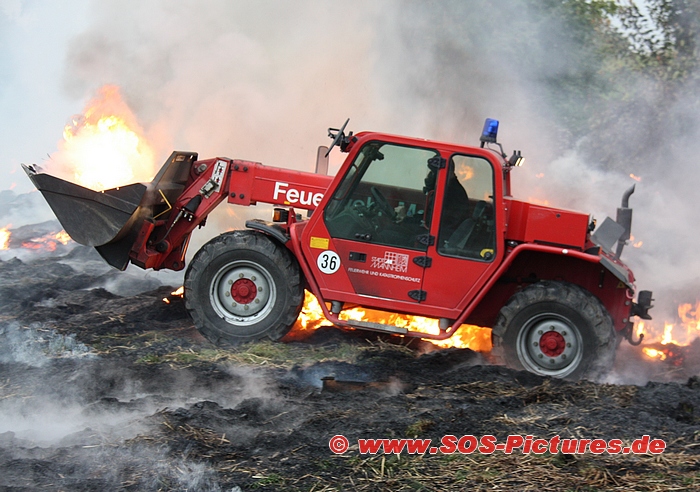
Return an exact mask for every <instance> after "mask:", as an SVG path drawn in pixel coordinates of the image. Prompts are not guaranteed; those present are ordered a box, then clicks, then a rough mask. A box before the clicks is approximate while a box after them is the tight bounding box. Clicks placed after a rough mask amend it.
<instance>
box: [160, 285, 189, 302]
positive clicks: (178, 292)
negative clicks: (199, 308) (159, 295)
mask: <svg viewBox="0 0 700 492" xmlns="http://www.w3.org/2000/svg"><path fill="white" fill-rule="evenodd" d="M170 295H171V296H173V297H184V295H185V286H184V285H181V286H180V287H178V288H177V289H175V290H174V291H172V292H171V293H170ZM163 302H164V303H166V304H170V299H168V298H167V297H164V298H163Z"/></svg>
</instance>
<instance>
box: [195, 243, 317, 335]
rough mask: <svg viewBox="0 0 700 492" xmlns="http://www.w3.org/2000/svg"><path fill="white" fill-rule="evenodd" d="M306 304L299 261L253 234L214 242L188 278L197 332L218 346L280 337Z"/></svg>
mask: <svg viewBox="0 0 700 492" xmlns="http://www.w3.org/2000/svg"><path fill="white" fill-rule="evenodd" d="M303 299H304V288H303V284H302V281H301V274H300V271H299V265H298V263H297V262H296V259H295V258H294V257H293V256H292V255H291V253H290V252H289V251H288V250H287V249H286V248H284V247H283V246H281V245H279V244H278V243H276V242H274V241H273V240H272V239H270V238H268V237H267V236H265V235H263V234H260V233H258V232H254V231H233V232H230V233H226V234H222V235H220V236H218V237H216V238H214V239H212V240H211V241H209V242H208V243H207V244H205V245H204V246H202V248H201V249H200V250H199V251H198V252H197V254H196V255H195V256H194V258H193V259H192V262H191V263H190V266H189V268H188V269H187V273H186V274H185V306H186V307H187V310H188V311H189V313H190V315H191V316H192V319H193V321H194V324H195V326H196V327H197V329H198V330H199V331H200V332H201V333H202V334H203V335H204V336H206V337H207V338H208V339H209V340H211V341H212V342H213V343H215V344H217V345H221V344H228V345H238V344H240V343H244V342H249V341H254V340H260V339H262V338H269V339H271V340H278V339H280V338H282V337H283V336H284V335H285V334H286V333H287V332H288V331H289V329H290V328H291V327H292V325H293V324H294V322H295V320H296V319H297V316H298V315H299V311H300V310H301V305H302V302H303Z"/></svg>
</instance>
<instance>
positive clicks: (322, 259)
mask: <svg viewBox="0 0 700 492" xmlns="http://www.w3.org/2000/svg"><path fill="white" fill-rule="evenodd" d="M316 264H317V265H318V269H319V270H321V272H322V273H325V274H326V275H330V274H331V273H335V272H337V271H338V269H339V268H340V256H338V253H336V252H335V251H324V252H323V253H321V254H320V255H319V256H318V259H317V260H316Z"/></svg>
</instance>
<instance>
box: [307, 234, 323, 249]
mask: <svg viewBox="0 0 700 492" xmlns="http://www.w3.org/2000/svg"><path fill="white" fill-rule="evenodd" d="M309 246H311V247H312V248H316V249H328V238H327V237H313V236H311V243H310V244H309Z"/></svg>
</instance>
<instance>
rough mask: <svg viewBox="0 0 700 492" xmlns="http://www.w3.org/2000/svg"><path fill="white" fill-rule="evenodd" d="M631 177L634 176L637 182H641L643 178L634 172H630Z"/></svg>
mask: <svg viewBox="0 0 700 492" xmlns="http://www.w3.org/2000/svg"><path fill="white" fill-rule="evenodd" d="M630 178H632V179H633V180H635V181H637V182H639V181H641V180H642V178H640V177H639V176H635V175H634V174H632V173H630Z"/></svg>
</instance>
